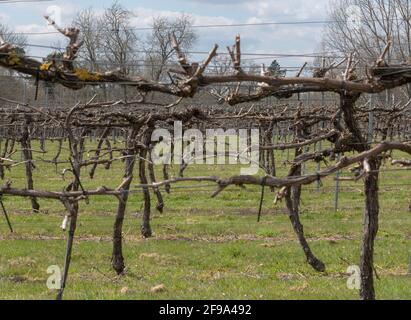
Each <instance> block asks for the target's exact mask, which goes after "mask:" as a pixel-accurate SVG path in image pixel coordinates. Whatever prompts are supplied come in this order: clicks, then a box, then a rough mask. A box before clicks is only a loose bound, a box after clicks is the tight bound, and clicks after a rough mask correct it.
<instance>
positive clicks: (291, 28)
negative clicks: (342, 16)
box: [0, 0, 330, 67]
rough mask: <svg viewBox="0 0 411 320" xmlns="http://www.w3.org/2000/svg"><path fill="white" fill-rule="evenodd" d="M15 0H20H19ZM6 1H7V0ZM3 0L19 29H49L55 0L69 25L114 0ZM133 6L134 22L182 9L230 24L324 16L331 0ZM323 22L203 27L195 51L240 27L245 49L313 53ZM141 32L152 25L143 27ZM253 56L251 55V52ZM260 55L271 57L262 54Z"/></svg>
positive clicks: (0, 14) (198, 19)
mask: <svg viewBox="0 0 411 320" xmlns="http://www.w3.org/2000/svg"><path fill="white" fill-rule="evenodd" d="M14 1H15V0H14ZM2 2H3V3H2ZM7 2H8V1H7V0H5V1H4V0H3V1H2V0H0V23H3V24H7V25H9V26H10V27H11V28H13V29H14V30H15V31H17V32H23V33H26V32H27V33H32V32H47V31H53V29H52V28H51V27H49V26H47V24H46V22H45V20H44V19H43V15H44V14H45V13H46V12H47V11H48V10H50V9H53V6H58V7H59V8H60V9H61V13H62V15H61V19H62V24H63V25H69V24H70V22H71V20H72V19H73V17H74V16H75V14H76V12H78V10H81V9H84V8H88V7H93V8H95V9H97V10H100V11H101V10H103V9H104V8H105V7H108V6H109V5H110V4H111V3H112V0H98V1H91V0H71V1H70V2H69V1H61V0H56V1H43V2H22V3H15V2H12V3H7ZM120 3H121V4H123V5H124V6H125V7H127V8H128V9H130V10H132V11H133V12H134V14H135V18H134V19H133V21H132V24H133V26H134V27H148V26H150V23H151V20H152V17H153V16H159V15H166V16H173V15H177V14H179V13H181V12H184V13H189V14H191V15H192V16H193V17H194V19H195V24H196V25H199V26H201V25H213V24H219V25H227V24H228V25H229V24H238V23H262V22H290V21H299V22H300V21H324V20H326V19H327V11H328V6H329V3H330V0H286V1H284V0H160V1H158V0H121V1H120ZM323 27H324V25H323V24H295V25H290V24H285V25H270V26H247V27H224V28H223V27H218V28H197V29H196V30H197V32H198V34H199V41H198V43H197V44H196V47H195V49H194V50H195V51H209V49H210V48H211V47H212V45H213V44H214V43H217V44H219V45H220V48H221V49H220V50H224V48H225V47H226V46H227V45H230V44H232V43H233V40H234V37H235V35H236V34H237V33H239V34H240V35H241V38H242V51H243V52H244V53H259V54H271V55H274V54H294V55H296V54H297V55H298V54H308V53H313V52H318V50H319V49H318V42H319V40H320V39H321V35H322V30H323ZM138 32H139V34H140V37H144V34H145V33H147V32H149V31H138ZM28 39H29V40H28V42H29V43H30V44H36V45H37V44H40V45H50V44H53V43H56V42H57V41H60V42H61V43H64V41H65V39H64V37H63V36H60V35H54V34H52V35H50V34H48V35H44V34H43V35H28ZM48 51H49V49H40V48H35V47H31V48H30V54H32V55H39V56H44V55H46V54H47V52H48ZM248 57H249V58H251V56H248ZM259 59H261V60H259V61H263V62H269V60H272V59H273V58H272V57H270V58H268V59H267V60H266V61H264V60H262V57H261V56H259ZM277 60H279V62H280V64H281V65H282V66H283V67H296V66H298V65H301V64H302V63H303V62H304V61H306V60H308V61H310V59H309V58H306V57H293V58H280V57H279V58H278V59H277Z"/></svg>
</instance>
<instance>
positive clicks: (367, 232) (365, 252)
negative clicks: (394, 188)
mask: <svg viewBox="0 0 411 320" xmlns="http://www.w3.org/2000/svg"><path fill="white" fill-rule="evenodd" d="M369 164H370V169H371V172H369V173H368V174H367V176H366V177H365V182H364V193H365V212H364V231H363V240H362V250H361V261H360V270H361V290H360V297H361V299H362V300H374V299H375V292H374V279H373V273H374V261H373V256H374V240H375V237H376V236H377V232H378V214H379V205H378V178H379V172H378V170H379V166H380V164H379V161H378V160H376V159H370V160H369Z"/></svg>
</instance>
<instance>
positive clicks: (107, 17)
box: [99, 1, 137, 75]
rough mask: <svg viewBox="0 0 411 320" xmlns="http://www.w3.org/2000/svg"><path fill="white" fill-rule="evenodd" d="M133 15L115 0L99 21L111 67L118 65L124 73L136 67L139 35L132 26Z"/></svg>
mask: <svg viewBox="0 0 411 320" xmlns="http://www.w3.org/2000/svg"><path fill="white" fill-rule="evenodd" d="M132 17H133V13H132V12H131V11H129V10H127V9H125V8H124V7H122V6H121V4H120V3H119V2H117V1H115V2H114V3H113V4H112V5H111V7H109V8H107V9H106V10H105V11H104V14H103V16H102V17H101V19H100V21H99V25H100V36H101V46H102V52H103V54H104V56H105V58H106V59H107V61H108V63H109V64H110V67H111V68H112V67H113V66H114V67H117V68H118V69H119V71H120V72H121V73H122V74H123V75H129V74H131V73H132V72H133V71H134V69H135V68H134V67H135V64H134V60H135V59H136V50H135V49H136V45H137V36H136V34H135V32H134V30H133V29H132V28H131V27H130V19H131V18H132Z"/></svg>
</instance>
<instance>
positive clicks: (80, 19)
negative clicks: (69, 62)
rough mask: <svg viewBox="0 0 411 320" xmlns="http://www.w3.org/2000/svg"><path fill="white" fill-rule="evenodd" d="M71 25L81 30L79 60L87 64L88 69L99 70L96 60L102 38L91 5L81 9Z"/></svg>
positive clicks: (98, 55) (99, 53) (98, 23)
mask: <svg viewBox="0 0 411 320" xmlns="http://www.w3.org/2000/svg"><path fill="white" fill-rule="evenodd" d="M73 25H74V26H75V27H77V28H78V29H80V30H81V40H82V41H83V46H82V47H81V49H80V51H79V53H78V56H79V58H80V60H81V61H82V62H83V63H85V64H86V65H87V67H88V69H90V70H92V71H100V69H101V66H99V64H98V62H99V60H100V59H101V57H100V55H101V42H102V39H101V34H100V32H99V29H100V27H101V24H100V20H99V19H98V17H97V15H96V13H95V12H94V10H93V9H92V8H91V7H90V8H88V9H84V10H81V11H80V12H79V13H78V14H77V16H76V17H75V18H74V21H73Z"/></svg>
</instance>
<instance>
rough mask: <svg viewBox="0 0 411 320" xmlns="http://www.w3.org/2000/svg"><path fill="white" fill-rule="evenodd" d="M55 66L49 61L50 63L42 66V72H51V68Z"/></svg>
mask: <svg viewBox="0 0 411 320" xmlns="http://www.w3.org/2000/svg"><path fill="white" fill-rule="evenodd" d="M52 65H53V62H52V61H49V62H45V63H43V64H42V65H41V66H40V70H41V71H48V70H50V67H51V66H52Z"/></svg>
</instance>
